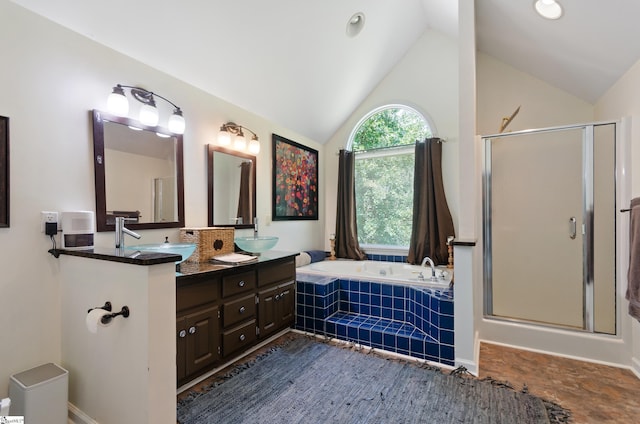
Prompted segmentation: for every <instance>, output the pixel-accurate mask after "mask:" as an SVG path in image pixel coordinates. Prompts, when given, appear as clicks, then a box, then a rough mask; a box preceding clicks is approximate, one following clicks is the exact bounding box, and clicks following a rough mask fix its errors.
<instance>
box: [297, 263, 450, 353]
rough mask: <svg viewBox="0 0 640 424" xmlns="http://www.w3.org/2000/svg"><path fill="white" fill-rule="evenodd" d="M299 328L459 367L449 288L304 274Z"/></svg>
mask: <svg viewBox="0 0 640 424" xmlns="http://www.w3.org/2000/svg"><path fill="white" fill-rule="evenodd" d="M296 328H297V329H298V330H302V331H305V332H310V333H314V334H321V335H325V336H329V337H332V338H336V339H339V340H344V341H349V342H355V343H358V344H362V345H365V346H370V347H373V348H377V349H382V350H386V351H389V352H393V353H400V354H403V355H408V356H412V357H414V358H418V359H426V360H429V361H433V362H438V363H441V364H445V365H454V363H455V351H454V332H453V297H452V291H450V290H445V291H441V290H435V289H428V288H417V287H411V286H406V287H403V286H398V285H397V284H389V283H384V282H371V281H364V280H345V279H341V278H335V277H321V276H318V275H305V274H299V275H298V277H297V288H296Z"/></svg>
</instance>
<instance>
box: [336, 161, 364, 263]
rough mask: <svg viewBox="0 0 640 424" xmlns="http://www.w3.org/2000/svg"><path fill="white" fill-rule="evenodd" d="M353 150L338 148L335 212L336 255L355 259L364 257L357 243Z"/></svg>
mask: <svg viewBox="0 0 640 424" xmlns="http://www.w3.org/2000/svg"><path fill="white" fill-rule="evenodd" d="M354 174H355V159H354V154H353V152H349V151H346V150H340V157H339V159H338V208H337V214H336V256H337V257H338V258H349V259H356V260H359V261H361V260H363V259H366V255H365V253H364V252H363V251H362V250H360V243H358V228H357V224H356V190H355V182H354Z"/></svg>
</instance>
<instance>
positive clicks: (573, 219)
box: [569, 216, 577, 240]
mask: <svg viewBox="0 0 640 424" xmlns="http://www.w3.org/2000/svg"><path fill="white" fill-rule="evenodd" d="M576 231H577V230H576V217H575V216H572V217H571V218H569V238H570V239H571V240H573V239H575V238H576V234H577V233H576Z"/></svg>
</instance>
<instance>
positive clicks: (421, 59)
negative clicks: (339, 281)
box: [323, 31, 459, 249]
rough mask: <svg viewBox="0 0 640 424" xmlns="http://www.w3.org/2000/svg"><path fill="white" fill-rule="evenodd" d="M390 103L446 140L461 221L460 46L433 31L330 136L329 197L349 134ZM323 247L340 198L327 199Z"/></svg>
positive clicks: (449, 192) (451, 194)
mask: <svg viewBox="0 0 640 424" xmlns="http://www.w3.org/2000/svg"><path fill="white" fill-rule="evenodd" d="M391 103H400V104H405V105H408V106H411V107H413V108H415V109H416V110H418V111H420V112H421V113H423V114H425V115H427V116H428V117H430V118H431V121H432V123H433V124H434V125H435V129H436V131H437V135H438V136H439V137H441V138H444V139H446V140H447V141H446V143H444V145H443V154H442V156H443V157H442V168H443V177H444V185H445V192H446V196H447V203H448V204H449V209H450V210H451V215H452V216H453V222H454V225H456V229H457V222H458V219H457V218H458V217H457V213H458V200H459V199H458V46H457V44H456V42H455V40H452V39H450V38H448V37H446V36H445V35H442V34H440V33H438V32H435V31H426V32H425V33H424V34H423V35H422V36H421V37H420V39H419V40H418V41H417V42H416V43H415V45H414V46H413V47H412V48H411V49H410V50H409V52H408V53H407V54H406V55H405V57H404V58H403V59H402V60H401V61H400V63H398V65H396V67H395V68H394V69H393V70H392V71H391V72H390V73H389V74H388V75H387V76H386V77H385V78H384V79H383V80H382V82H380V84H379V85H378V86H377V87H376V88H375V89H374V90H373V91H372V92H371V94H369V96H367V98H366V99H365V100H364V101H363V102H362V104H360V106H358V108H357V109H356V110H355V111H354V113H353V114H352V115H351V116H350V117H349V118H348V119H347V120H346V121H345V123H344V124H343V125H342V126H341V127H340V128H339V129H338V131H337V132H336V133H335V134H334V135H333V137H331V139H330V140H329V142H328V143H327V144H326V147H325V152H326V155H325V165H323V167H324V169H325V170H326V178H325V179H324V184H325V187H326V192H327V193H334V192H335V190H336V188H337V184H338V172H337V170H338V156H337V152H338V151H339V150H340V149H344V148H345V146H346V145H347V142H348V140H349V135H350V133H351V131H352V130H353V128H354V127H355V125H356V124H357V123H358V121H359V120H360V119H362V117H363V116H365V115H366V114H367V113H369V112H370V111H372V110H373V109H375V108H377V107H379V106H383V105H386V104H391ZM325 204H326V207H325V208H324V210H325V214H326V228H325V236H324V240H325V245H324V248H325V249H328V248H329V241H328V240H329V234H331V233H334V232H335V216H336V198H335V196H331V195H329V196H328V197H327V199H326V203H325Z"/></svg>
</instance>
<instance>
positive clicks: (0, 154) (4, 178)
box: [0, 116, 9, 228]
mask: <svg viewBox="0 0 640 424" xmlns="http://www.w3.org/2000/svg"><path fill="white" fill-rule="evenodd" d="M8 227H9V118H7V117H6V116H0V228H8Z"/></svg>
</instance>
